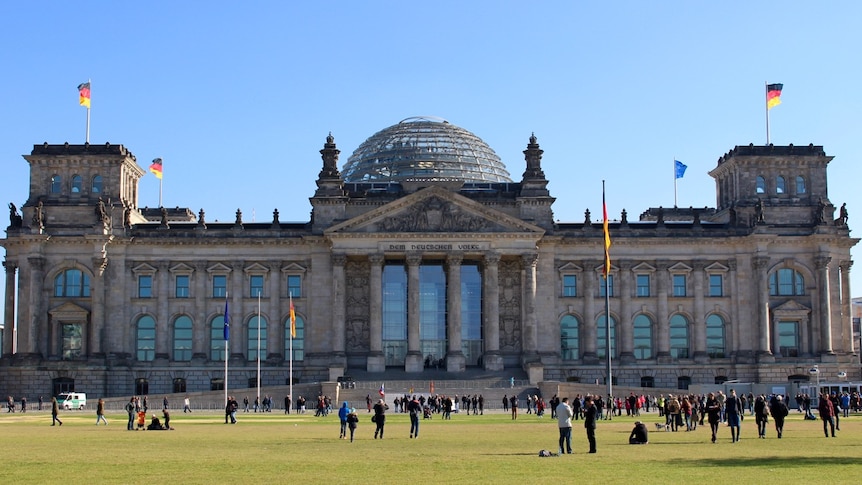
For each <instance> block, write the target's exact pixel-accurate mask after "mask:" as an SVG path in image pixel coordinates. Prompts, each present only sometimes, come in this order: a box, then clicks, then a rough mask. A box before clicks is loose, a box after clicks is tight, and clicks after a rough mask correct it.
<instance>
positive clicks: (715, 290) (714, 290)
mask: <svg viewBox="0 0 862 485" xmlns="http://www.w3.org/2000/svg"><path fill="white" fill-rule="evenodd" d="M722 280H724V278H723V277H722V275H720V274H711V275H709V296H724V288H723V287H724V284H723V283H724V281H722Z"/></svg>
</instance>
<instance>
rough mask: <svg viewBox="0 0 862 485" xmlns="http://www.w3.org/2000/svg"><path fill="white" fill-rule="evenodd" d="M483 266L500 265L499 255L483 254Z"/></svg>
mask: <svg viewBox="0 0 862 485" xmlns="http://www.w3.org/2000/svg"><path fill="white" fill-rule="evenodd" d="M484 262H485V264H493V265H495V266H496V265H497V264H499V263H500V254H499V253H485V259H484Z"/></svg>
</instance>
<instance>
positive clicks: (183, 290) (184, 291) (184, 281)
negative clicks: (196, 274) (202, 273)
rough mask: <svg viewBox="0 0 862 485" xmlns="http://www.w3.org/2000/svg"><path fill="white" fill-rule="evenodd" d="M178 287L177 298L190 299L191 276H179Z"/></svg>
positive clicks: (177, 278) (177, 279)
mask: <svg viewBox="0 0 862 485" xmlns="http://www.w3.org/2000/svg"><path fill="white" fill-rule="evenodd" d="M176 287H177V292H176V296H177V298H188V297H189V276H188V275H178V276H177V277H176Z"/></svg>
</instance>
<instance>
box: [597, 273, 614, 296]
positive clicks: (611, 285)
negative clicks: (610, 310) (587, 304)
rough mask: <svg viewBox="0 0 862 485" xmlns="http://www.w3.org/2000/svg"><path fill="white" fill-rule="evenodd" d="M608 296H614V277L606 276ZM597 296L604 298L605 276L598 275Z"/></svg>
mask: <svg viewBox="0 0 862 485" xmlns="http://www.w3.org/2000/svg"><path fill="white" fill-rule="evenodd" d="M607 290H608V296H610V297H611V298H613V296H614V275H612V274H609V275H608V286H607ZM599 296H601V297H604V296H605V275H599Z"/></svg>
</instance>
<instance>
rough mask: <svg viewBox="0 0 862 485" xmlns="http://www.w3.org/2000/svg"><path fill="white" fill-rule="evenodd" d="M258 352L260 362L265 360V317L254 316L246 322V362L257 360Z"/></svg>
mask: <svg viewBox="0 0 862 485" xmlns="http://www.w3.org/2000/svg"><path fill="white" fill-rule="evenodd" d="M258 334H260V345H259V346H258ZM258 352H260V360H266V317H262V316H258V315H255V316H254V317H252V318H251V320H249V321H248V360H257V358H258Z"/></svg>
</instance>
